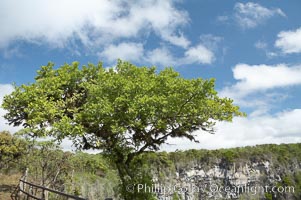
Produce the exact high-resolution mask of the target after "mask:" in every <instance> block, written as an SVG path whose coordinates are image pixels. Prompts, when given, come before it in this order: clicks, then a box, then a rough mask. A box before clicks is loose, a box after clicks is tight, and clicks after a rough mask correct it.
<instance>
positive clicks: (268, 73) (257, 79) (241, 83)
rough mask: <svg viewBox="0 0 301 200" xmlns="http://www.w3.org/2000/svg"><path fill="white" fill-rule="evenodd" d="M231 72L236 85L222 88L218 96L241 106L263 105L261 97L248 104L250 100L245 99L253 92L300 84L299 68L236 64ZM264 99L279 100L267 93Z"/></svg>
mask: <svg viewBox="0 0 301 200" xmlns="http://www.w3.org/2000/svg"><path fill="white" fill-rule="evenodd" d="M232 71H233V76H234V79H235V80H237V83H235V84H233V85H231V86H227V87H225V88H223V89H222V91H221V92H220V95H221V96H226V97H230V98H233V99H234V100H235V102H236V103H238V104H243V105H248V104H249V105H251V104H252V105H258V104H261V103H263V101H262V100H263V99H264V98H263V96H262V97H261V99H255V100H254V101H253V102H250V99H249V102H248V101H247V100H246V99H245V98H246V97H248V95H252V94H254V93H255V92H262V91H266V90H269V89H274V88H284V87H288V86H293V85H299V84H301V66H292V67H289V66H287V65H285V64H280V65H247V64H238V65H236V66H235V67H234V68H233V69H232ZM273 95H274V96H273ZM265 97H267V98H269V99H277V98H281V96H279V95H278V94H277V93H269V95H266V96H265ZM282 97H283V94H282Z"/></svg>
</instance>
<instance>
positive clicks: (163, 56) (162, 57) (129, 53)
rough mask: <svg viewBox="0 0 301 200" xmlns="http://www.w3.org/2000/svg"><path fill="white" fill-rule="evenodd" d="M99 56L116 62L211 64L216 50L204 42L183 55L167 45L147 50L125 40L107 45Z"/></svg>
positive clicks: (175, 64) (167, 64)
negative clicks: (174, 52)
mask: <svg viewBox="0 0 301 200" xmlns="http://www.w3.org/2000/svg"><path fill="white" fill-rule="evenodd" d="M208 44H209V43H208ZM210 45H211V46H210ZM210 45H209V46H210V47H211V48H214V47H213V43H212V42H210ZM99 56H100V58H101V59H102V58H106V59H107V60H108V61H109V62H115V61H116V59H118V58H120V59H123V60H128V61H131V62H146V63H150V64H152V65H159V66H180V65H186V64H194V63H198V64H199V63H201V64H211V63H212V62H213V61H214V59H215V56H214V52H213V51H212V50H211V49H210V48H207V47H206V46H204V45H203V44H202V43H199V44H197V45H196V46H192V47H189V48H187V49H186V50H184V53H183V55H181V56H175V55H174V54H173V53H172V52H171V51H170V49H169V48H168V47H167V46H162V47H159V48H155V49H152V50H146V49H144V46H143V44H142V43H133V42H130V43H126V42H123V43H119V44H116V45H113V44H111V45H108V46H106V47H105V48H104V50H103V51H102V52H100V53H99Z"/></svg>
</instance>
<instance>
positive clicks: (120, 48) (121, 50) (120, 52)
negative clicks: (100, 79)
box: [99, 42, 144, 62]
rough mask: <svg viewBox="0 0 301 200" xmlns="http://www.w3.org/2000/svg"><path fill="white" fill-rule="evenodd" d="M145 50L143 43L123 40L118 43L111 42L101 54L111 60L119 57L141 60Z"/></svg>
mask: <svg viewBox="0 0 301 200" xmlns="http://www.w3.org/2000/svg"><path fill="white" fill-rule="evenodd" d="M143 52H144V48H143V44H141V43H125V42H123V43H120V44H118V45H113V44H111V45H109V46H107V47H106V48H105V49H104V51H103V52H101V53H100V54H99V56H100V57H105V58H106V59H108V61H109V62H114V61H116V60H117V59H118V58H120V59H122V60H133V61H137V60H138V61H139V60H141V59H142V58H143Z"/></svg>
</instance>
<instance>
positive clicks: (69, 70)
mask: <svg viewBox="0 0 301 200" xmlns="http://www.w3.org/2000/svg"><path fill="white" fill-rule="evenodd" d="M53 66H54V65H53V64H52V63H49V64H48V65H47V66H42V67H41V69H40V70H39V71H38V72H37V76H36V77H35V82H34V83H32V84H28V85H21V86H16V87H15V90H14V92H12V93H11V94H10V95H7V96H5V97H4V100H3V105H2V106H3V108H4V109H6V110H7V111H8V112H7V114H6V115H5V118H6V119H7V120H8V121H9V123H10V124H13V125H15V126H18V125H22V126H23V127H24V128H25V130H26V131H27V132H28V133H30V134H32V135H35V136H45V135H50V136H54V137H55V138H57V139H58V140H62V139H63V138H66V137H67V138H70V139H72V140H73V142H74V144H76V145H77V147H78V148H82V149H89V148H95V149H102V150H103V153H104V154H106V155H109V156H110V158H111V159H112V161H114V162H115V163H116V167H117V169H118V173H119V176H120V178H121V181H122V188H123V196H124V198H125V199H130V197H128V196H127V195H128V194H127V192H125V189H126V184H127V183H128V182H130V181H132V180H134V176H135V172H133V170H131V167H132V168H133V167H134V166H133V165H131V163H132V162H133V160H134V159H135V158H136V157H137V156H138V155H140V154H142V153H143V152H146V151H157V150H159V148H160V145H161V144H164V143H165V142H166V140H167V139H168V138H169V137H182V138H188V139H190V140H192V141H196V139H195V135H194V131H196V130H199V129H202V130H204V131H208V132H211V133H213V132H214V129H213V128H214V124H215V122H216V121H231V120H232V118H233V117H234V116H243V115H244V114H243V113H241V112H240V111H239V107H238V106H235V105H233V101H232V100H231V99H229V98H220V97H218V95H217V92H216V91H215V89H214V79H209V80H204V79H201V78H197V79H184V78H182V77H181V76H180V75H179V73H177V72H175V71H174V70H173V69H172V68H165V69H164V70H161V71H160V72H156V68H155V67H150V68H148V67H136V66H134V65H132V64H130V63H128V62H123V61H120V60H119V61H118V63H117V66H116V68H110V69H106V68H104V67H102V63H99V64H98V65H97V66H94V65H93V64H88V65H87V66H83V67H82V68H80V67H79V64H78V63H77V62H74V63H72V64H71V65H68V64H65V65H63V66H61V67H60V68H58V69H54V67H53Z"/></svg>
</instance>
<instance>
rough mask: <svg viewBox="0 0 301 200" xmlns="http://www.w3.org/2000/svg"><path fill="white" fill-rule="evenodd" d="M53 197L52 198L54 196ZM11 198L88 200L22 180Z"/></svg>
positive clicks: (26, 199)
mask: <svg viewBox="0 0 301 200" xmlns="http://www.w3.org/2000/svg"><path fill="white" fill-rule="evenodd" d="M50 193H52V194H54V195H55V197H53V198H49V196H50V195H49V194H50ZM54 195H52V196H54ZM11 198H12V199H13V200H32V199H35V200H51V199H64V200H70V199H73V200H88V199H86V198H82V197H78V196H75V195H70V194H66V193H64V192H59V191H56V190H53V189H50V188H47V187H43V186H40V185H36V184H33V183H29V182H27V181H25V180H22V179H20V182H19V185H18V187H17V188H16V190H15V191H14V192H13V193H12V195H11Z"/></svg>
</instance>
